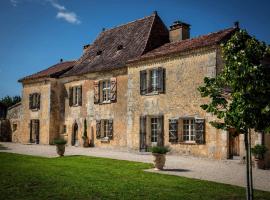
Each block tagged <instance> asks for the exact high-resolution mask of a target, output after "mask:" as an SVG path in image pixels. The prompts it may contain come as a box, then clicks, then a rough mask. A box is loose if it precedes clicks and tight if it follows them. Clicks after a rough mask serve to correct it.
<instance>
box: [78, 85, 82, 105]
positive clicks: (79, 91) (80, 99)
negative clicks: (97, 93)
mask: <svg viewBox="0 0 270 200" xmlns="http://www.w3.org/2000/svg"><path fill="white" fill-rule="evenodd" d="M78 105H79V106H81V105H82V86H79V87H78Z"/></svg>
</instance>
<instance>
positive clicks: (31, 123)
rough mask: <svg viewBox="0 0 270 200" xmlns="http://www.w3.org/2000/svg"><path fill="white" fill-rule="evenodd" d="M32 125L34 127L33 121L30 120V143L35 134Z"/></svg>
mask: <svg viewBox="0 0 270 200" xmlns="http://www.w3.org/2000/svg"><path fill="white" fill-rule="evenodd" d="M32 127H33V121H32V120H30V124H29V128H30V134H29V136H30V137H29V143H31V142H32V135H33V132H32Z"/></svg>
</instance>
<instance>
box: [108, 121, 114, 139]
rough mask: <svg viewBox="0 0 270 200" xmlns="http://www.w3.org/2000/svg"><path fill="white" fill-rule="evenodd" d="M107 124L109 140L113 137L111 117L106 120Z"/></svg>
mask: <svg viewBox="0 0 270 200" xmlns="http://www.w3.org/2000/svg"><path fill="white" fill-rule="evenodd" d="M108 123H109V124H108V125H109V133H108V138H109V139H110V140H112V139H113V120H112V119H109V120H108Z"/></svg>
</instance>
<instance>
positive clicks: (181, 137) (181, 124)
mask: <svg viewBox="0 0 270 200" xmlns="http://www.w3.org/2000/svg"><path fill="white" fill-rule="evenodd" d="M178 129H179V132H178V141H179V142H183V141H184V121H183V119H181V118H180V119H179V124H178Z"/></svg>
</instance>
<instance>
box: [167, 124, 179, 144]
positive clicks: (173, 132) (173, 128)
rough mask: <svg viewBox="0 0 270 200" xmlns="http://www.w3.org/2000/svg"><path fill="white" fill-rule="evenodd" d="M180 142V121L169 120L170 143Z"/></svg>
mask: <svg viewBox="0 0 270 200" xmlns="http://www.w3.org/2000/svg"><path fill="white" fill-rule="evenodd" d="M177 141H178V119H169V142H171V143H176V142H177Z"/></svg>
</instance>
